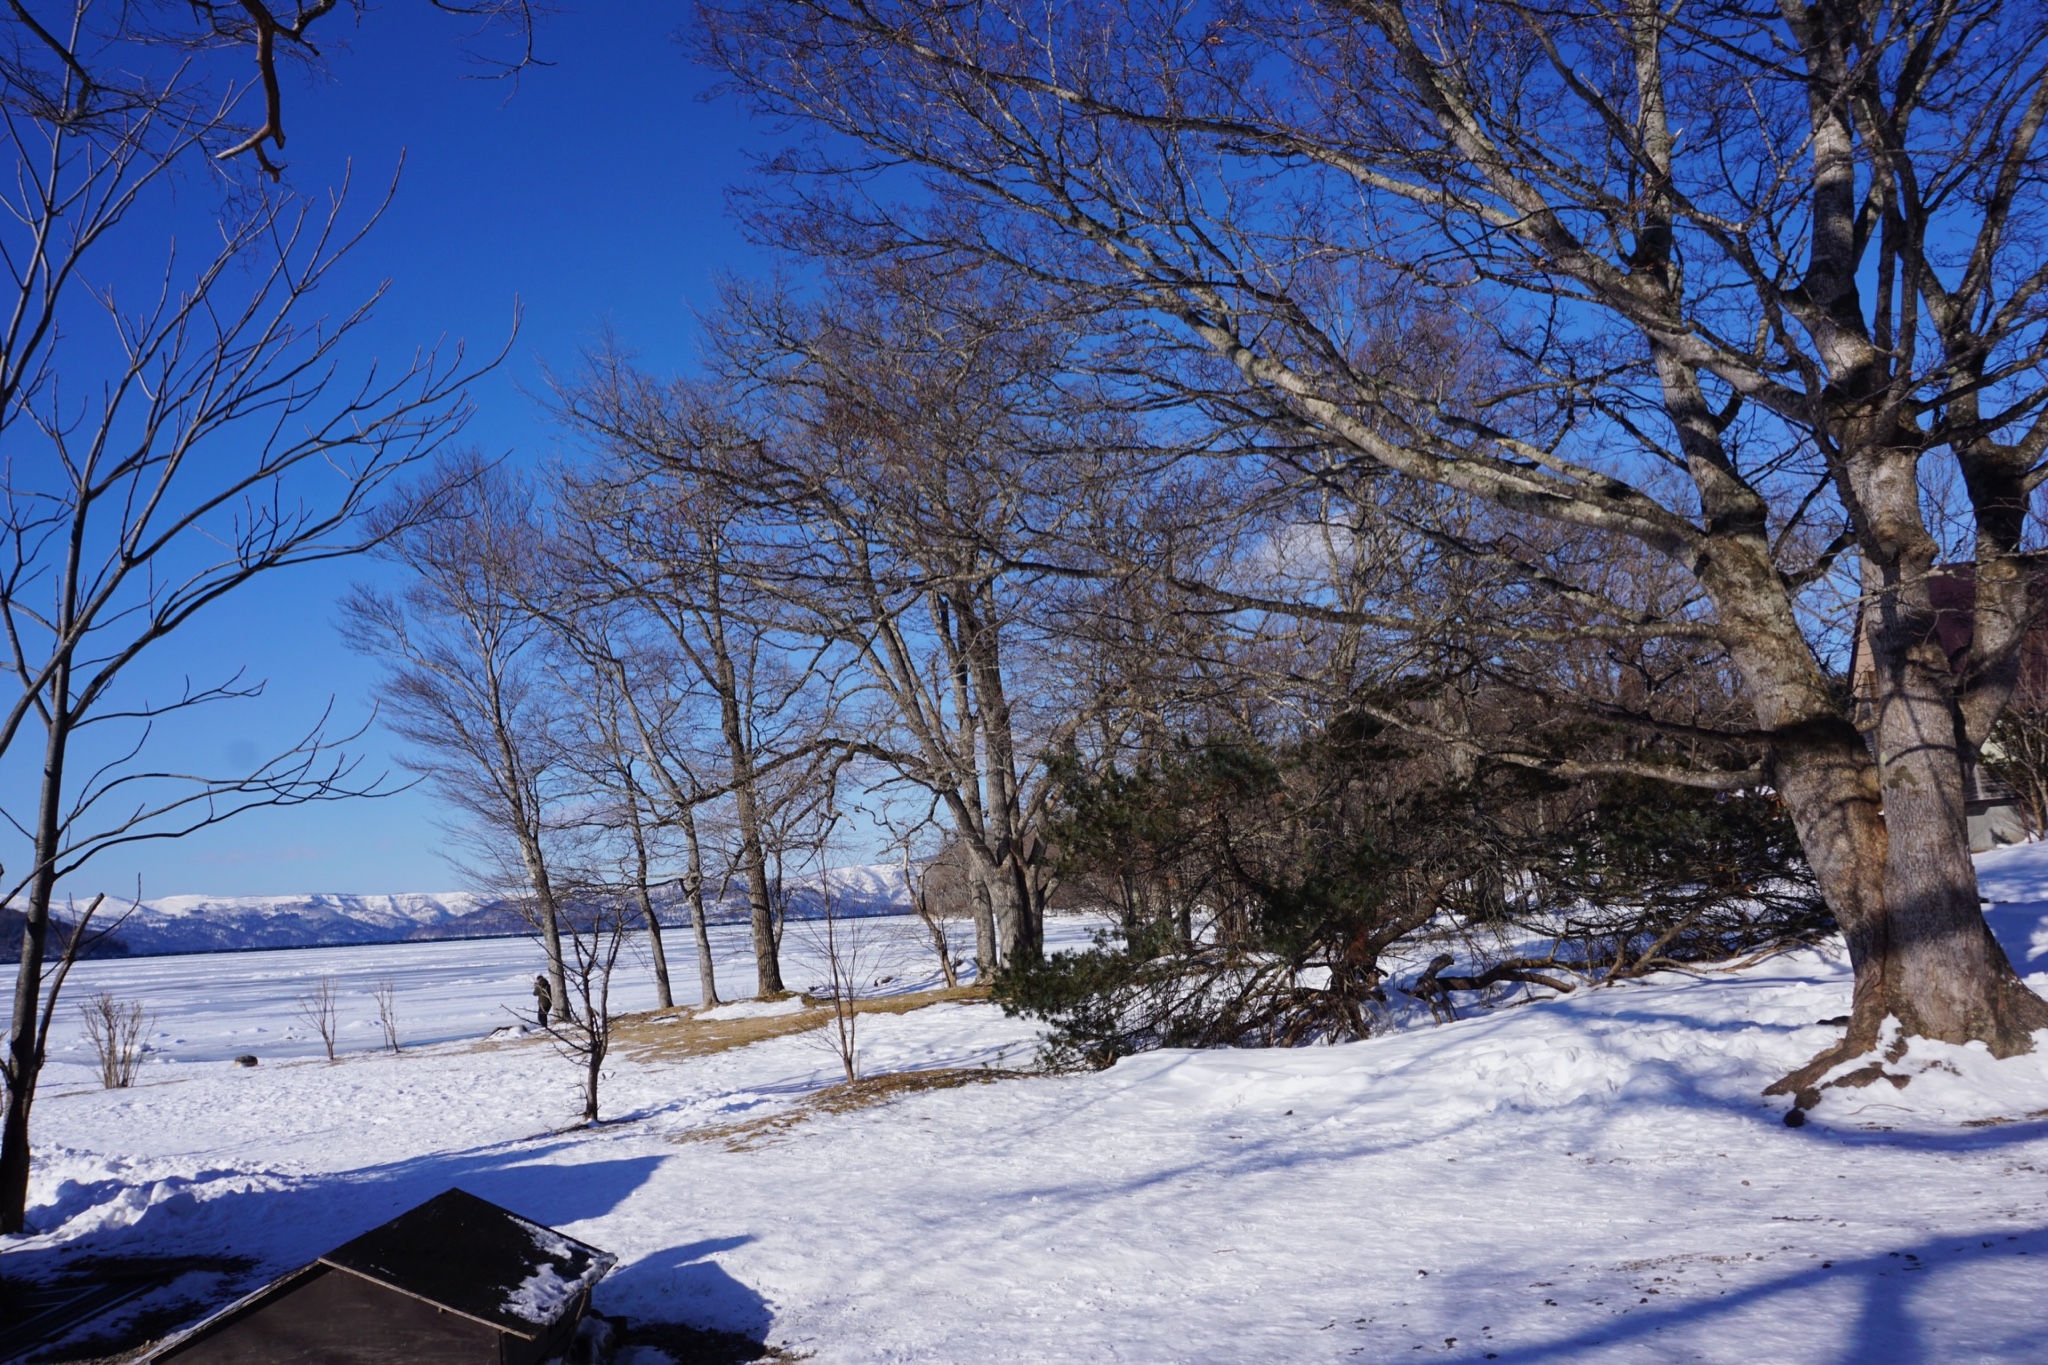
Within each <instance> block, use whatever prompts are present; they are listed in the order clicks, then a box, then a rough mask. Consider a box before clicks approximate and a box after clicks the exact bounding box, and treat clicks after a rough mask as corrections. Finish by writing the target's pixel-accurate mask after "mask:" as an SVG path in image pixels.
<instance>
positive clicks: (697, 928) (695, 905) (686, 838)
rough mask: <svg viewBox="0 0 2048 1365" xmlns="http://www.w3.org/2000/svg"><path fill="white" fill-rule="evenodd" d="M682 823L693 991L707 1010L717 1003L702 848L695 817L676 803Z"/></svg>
mask: <svg viewBox="0 0 2048 1365" xmlns="http://www.w3.org/2000/svg"><path fill="white" fill-rule="evenodd" d="M676 809H677V811H678V812H679V815H680V818H681V820H682V826H683V843H684V846H685V848H686V849H687V850H688V853H689V859H690V868H689V874H688V876H689V896H690V932H691V933H692V934H694V935H695V936H696V939H697V991H698V994H699V995H700V996H701V997H702V999H701V1002H700V1003H701V1004H702V1005H703V1006H704V1008H706V1009H709V1008H711V1007H712V1006H714V1005H717V1004H719V1003H721V1002H720V1000H719V998H718V970H717V967H716V965H715V964H714V963H713V962H712V961H711V930H710V927H709V926H708V925H707V924H706V923H705V920H704V847H703V845H702V844H701V843H700V842H698V839H697V816H696V813H695V812H694V811H692V810H691V809H690V808H689V807H688V806H687V805H682V806H678V807H677V808H676Z"/></svg>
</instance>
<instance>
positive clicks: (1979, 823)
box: [1849, 564, 2048, 853]
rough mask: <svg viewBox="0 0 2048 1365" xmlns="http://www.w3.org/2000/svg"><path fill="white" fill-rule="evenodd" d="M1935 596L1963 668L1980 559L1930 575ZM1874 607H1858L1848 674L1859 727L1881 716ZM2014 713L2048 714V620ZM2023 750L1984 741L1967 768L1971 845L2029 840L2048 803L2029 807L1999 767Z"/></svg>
mask: <svg viewBox="0 0 2048 1365" xmlns="http://www.w3.org/2000/svg"><path fill="white" fill-rule="evenodd" d="M1928 595H1929V596H1930V597H1931V598H1933V600H1934V610H1935V632H1936V634H1937V635H1938V636H1939V637H1940V641H1941V647H1942V650H1943V652H1944V653H1946V654H1947V655H1948V659H1949V667H1950V668H1952V669H1954V670H1955V671H1956V672H1958V673H1960V672H1961V671H1962V669H1963V666H1964V665H1965V663H1967V662H1968V660H1969V657H1970V642H1971V640H1972V639H1973V638H1974V636H1975V632H1976V606H1977V580H1976V565H1974V564H1950V565H1944V566H1943V567H1941V568H1939V569H1937V570H1936V571H1935V573H1934V575H1933V577H1932V579H1931V580H1930V582H1929V583H1928ZM1868 621H1869V608H1868V607H1867V606H1866V607H1865V608H1864V611H1863V613H1862V614H1860V615H1859V618H1858V621H1857V628H1856V638H1855V640H1854V642H1853V643H1852V644H1851V646H1850V664H1849V678H1850V688H1851V695H1852V696H1853V697H1854V699H1855V719H1856V724H1857V726H1858V728H1860V729H1863V730H1865V731H1868V730H1869V728H1870V727H1871V726H1872V725H1874V724H1876V719H1877V717H1876V709H1877V702H1876V698H1877V679H1876V677H1875V676H1874V674H1873V672H1872V668H1871V662H1870V649H1869V647H1868V644H1867V643H1866V641H1865V638H1864V632H1865V631H1866V630H1867V629H1868ZM2008 714H2009V715H2010V716H2011V717H2013V718H2014V719H2016V720H2017V721H2018V722H2020V723H2021V724H2022V725H2024V724H2025V723H2026V722H2027V720H2028V719H2029V718H2044V719H2048V620H2044V621H2042V622H2039V623H2037V624H2036V625H2035V626H2034V627H2033V629H2032V630H2030V631H2029V632H2028V633H2027V638H2026V640H2025V642H2024V643H2023V644H2022V645H2021V646H2020V676H2019V682H2018V684H2017V685H2016V686H2015V687H2014V689H2013V695H2012V703H2011V706H2010V709H2009V712H2008ZM2016 758H2022V756H2020V755H2006V754H2002V753H2000V752H1999V751H1998V746H1997V742H1996V741H1995V740H1994V742H1993V743H1992V744H1989V745H1986V746H1985V760H1986V761H1985V762H1983V763H1979V764H1977V765H1975V766H1973V767H1972V768H1971V769H1970V770H1969V771H1968V772H1966V773H1964V774H1963V793H1964V800H1965V801H1966V802H1967V804H1968V810H1969V818H1970V851H1971V852H1973V853H1982V852H1984V851H1985V850H1987V849H1992V848H1997V847H1998V846H2000V845H2001V844H2017V843H2024V842H2025V841H2026V839H2027V838H2028V836H2029V834H2030V833H2031V832H2033V831H2034V830H2038V829H2039V828H2040V825H2041V823H2042V817H2043V816H2044V815H2048V811H2043V810H2038V809H2036V810H2032V811H2029V810H2028V809H2027V805H2028V803H2026V802H2024V801H2023V800H2022V797H2021V794H2020V793H2019V792H2017V791H2015V790H2014V788H2013V786H2012V784H2011V783H2009V782H2007V781H2006V780H2005V779H2004V778H2002V777H2001V776H1999V774H1998V772H1997V771H1996V770H1997V769H1998V768H1999V767H2000V766H2002V764H2001V762H2000V760H2001V759H2004V760H2007V761H2011V760H2013V759H2016Z"/></svg>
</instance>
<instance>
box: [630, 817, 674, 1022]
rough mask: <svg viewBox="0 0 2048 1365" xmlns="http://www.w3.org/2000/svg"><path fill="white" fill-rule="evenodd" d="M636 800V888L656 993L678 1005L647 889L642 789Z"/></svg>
mask: <svg viewBox="0 0 2048 1365" xmlns="http://www.w3.org/2000/svg"><path fill="white" fill-rule="evenodd" d="M628 799H630V800H631V801H632V802H633V811H632V820H633V860H634V873H635V881H634V883H633V889H634V892H635V894H636V895H637V897H638V899H639V901H640V915H641V918H643V919H644V920H646V921H647V947H648V951H649V952H650V953H652V954H653V956H654V993H655V997H656V1000H657V1001H658V1002H659V1006H660V1008H662V1009H665V1010H666V1009H673V1008H675V1003H676V1000H675V996H674V995H673V994H672V993H671V992H670V991H669V985H668V952H667V950H666V948H664V946H663V945H662V941H661V919H660V917H659V916H657V915H656V914H655V913H654V897H653V895H652V893H650V892H649V890H648V889H647V835H646V832H645V831H644V830H643V829H641V827H640V805H639V800H640V793H639V792H637V791H633V792H630V793H629V794H628Z"/></svg>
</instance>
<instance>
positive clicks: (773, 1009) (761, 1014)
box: [694, 996, 805, 1020]
mask: <svg viewBox="0 0 2048 1365" xmlns="http://www.w3.org/2000/svg"><path fill="white" fill-rule="evenodd" d="M804 1008H805V1006H804V1002H803V1001H802V1000H801V999H799V998H798V997H796V996H791V997H790V998H789V999H787V1000H740V1001H736V1002H734V1003H733V1004H730V1005H718V1006H715V1007H713V1008H711V1009H708V1010H698V1011H697V1013H696V1015H695V1016H694V1017H695V1018H698V1019H716V1020H726V1019H773V1018H774V1017H775V1016H777V1015H779V1014H801V1013H803V1011H804Z"/></svg>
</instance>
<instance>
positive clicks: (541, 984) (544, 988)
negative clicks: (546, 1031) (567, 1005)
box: [533, 974, 555, 1028]
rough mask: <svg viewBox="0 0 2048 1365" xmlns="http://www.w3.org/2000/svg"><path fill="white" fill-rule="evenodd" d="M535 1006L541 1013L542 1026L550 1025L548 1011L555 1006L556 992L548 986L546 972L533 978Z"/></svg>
mask: <svg viewBox="0 0 2048 1365" xmlns="http://www.w3.org/2000/svg"><path fill="white" fill-rule="evenodd" d="M533 1007H534V1010H535V1011H536V1012H537V1013H538V1014H539V1015H540V1026H541V1027H542V1028H546V1027H547V1026H548V1012H549V1011H550V1010H552V1009H554V1007H555V993H554V991H553V990H552V989H550V988H549V986H548V979H547V976H546V975H545V974H543V975H540V976H536V977H535V978H534V979H533Z"/></svg>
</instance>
